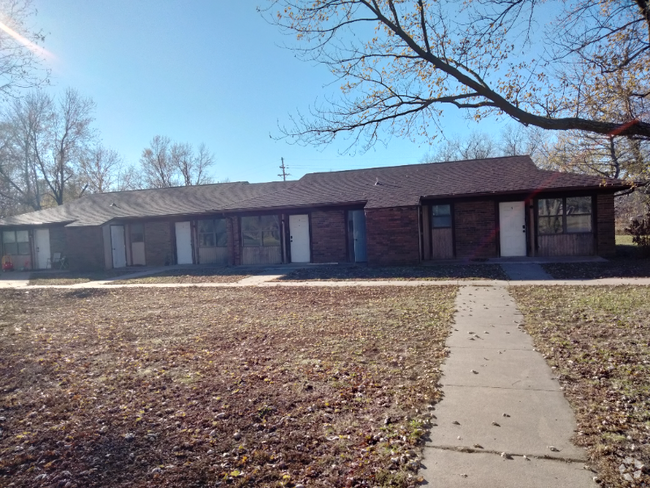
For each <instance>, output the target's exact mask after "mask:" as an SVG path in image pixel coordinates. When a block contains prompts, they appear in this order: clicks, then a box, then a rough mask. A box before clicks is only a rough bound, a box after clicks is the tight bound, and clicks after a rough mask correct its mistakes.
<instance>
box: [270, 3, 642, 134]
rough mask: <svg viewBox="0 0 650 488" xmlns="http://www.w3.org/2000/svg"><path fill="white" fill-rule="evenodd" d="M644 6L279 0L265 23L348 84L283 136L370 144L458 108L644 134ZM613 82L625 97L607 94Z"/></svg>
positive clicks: (421, 127) (549, 124)
mask: <svg viewBox="0 0 650 488" xmlns="http://www.w3.org/2000/svg"><path fill="white" fill-rule="evenodd" d="M649 2H650V0H616V1H615V0H595V1H594V0H575V1H572V2H564V3H557V4H553V7H555V8H554V9H549V8H548V6H547V3H543V5H542V2H537V1H530V0H468V1H467V2H454V1H452V0H446V1H445V0H442V1H440V2H425V1H423V0H412V1H396V0H315V1H314V0H275V1H274V3H273V5H274V6H275V7H277V9H275V8H274V9H273V10H276V11H275V12H273V16H272V17H271V21H272V22H275V23H276V24H278V25H279V26H280V27H281V28H282V29H283V30H284V31H285V32H286V33H288V34H292V35H295V36H296V38H297V42H298V44H297V46H296V47H295V48H294V49H295V50H296V51H297V54H298V56H299V57H301V58H302V59H305V60H308V61H312V62H317V63H322V64H324V65H326V67H327V68H328V70H330V71H331V72H332V73H333V74H334V75H335V76H337V77H338V78H339V80H340V81H341V87H342V90H343V98H342V99H340V100H339V99H332V100H327V101H326V102H325V103H324V104H322V105H319V106H317V107H314V108H313V109H312V112H311V113H310V114H309V115H307V116H304V115H302V114H298V115H297V116H295V117H293V118H292V121H293V123H292V124H290V125H289V126H288V127H284V128H283V132H284V133H285V135H287V136H289V137H294V138H296V139H297V140H299V141H302V142H305V143H311V144H322V143H329V142H331V141H332V140H333V139H334V138H335V137H336V136H337V135H339V134H346V133H347V134H349V135H352V136H353V141H352V143H353V144H354V143H356V142H359V141H360V139H361V140H364V141H365V143H366V145H371V144H373V143H374V142H375V141H376V140H377V139H378V138H379V137H380V132H379V131H380V129H381V128H383V129H384V130H385V131H386V132H387V133H388V134H390V135H400V136H401V135H413V134H418V135H427V134H428V131H429V130H430V128H431V126H432V124H433V126H434V127H435V126H436V125H439V123H438V122H437V121H438V120H439V116H440V115H441V113H442V112H441V110H442V108H443V107H444V106H454V107H457V108H460V109H463V110H465V111H467V112H466V113H467V114H468V115H469V116H471V117H472V118H475V119H477V120H480V119H482V118H483V117H485V116H487V115H494V114H496V115H503V114H504V115H506V116H508V117H511V118H512V119H514V120H516V121H518V122H520V123H522V124H524V125H531V126H537V127H540V128H542V129H553V130H582V131H588V132H593V133H597V134H603V135H617V136H626V137H640V138H646V139H647V138H650V123H649V121H648V120H649V119H648V103H649V102H648V98H649V97H648V95H649V94H650V81H649V80H650V76H649V75H650V73H649V70H650V68H649V67H650V42H649V40H650V3H649ZM540 9H543V10H544V11H543V12H542V11H541V10H540ZM549 11H551V12H555V13H556V15H555V16H551V17H550V18H549V16H548V12H549ZM547 21H548V23H547V24H544V23H545V22H547ZM540 24H541V25H540ZM539 46H548V48H547V49H546V51H541V52H540V49H539ZM616 85H622V86H625V87H626V93H627V94H628V96H627V97H625V98H623V99H621V98H617V97H616V96H613V93H614V92H615V91H617V88H615V86H616ZM613 87H614V88H613Z"/></svg>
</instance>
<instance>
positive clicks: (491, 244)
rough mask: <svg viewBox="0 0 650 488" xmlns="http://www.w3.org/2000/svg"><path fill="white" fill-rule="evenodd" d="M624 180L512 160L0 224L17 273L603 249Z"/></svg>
mask: <svg viewBox="0 0 650 488" xmlns="http://www.w3.org/2000/svg"><path fill="white" fill-rule="evenodd" d="M628 187H629V185H627V184H625V183H624V182H622V181H620V180H614V179H608V178H602V177H597V176H589V175H579V174H570V173H562V172H556V171H545V170H540V169H538V168H537V167H536V166H535V164H534V163H533V162H532V160H531V159H530V157H528V156H513V157H502V158H491V159H481V160H468V161H454V162H445V163H430V164H414V165H406V166H392V167H382V168H370V169H361V170H351V171H337V172H329V173H310V174H307V175H305V176H303V177H302V178H301V179H300V180H297V181H289V182H271V183H258V184H250V183H247V182H237V183H220V184H214V185H201V186H189V187H177V188H162V189H150V190H135V191H124V192H113V193H99V194H92V195H87V196H84V197H83V198H80V199H78V200H74V201H71V202H68V203H66V204H64V205H62V206H59V207H54V208H49V209H46V210H41V211H38V212H31V213H26V214H23V215H18V216H14V217H7V218H5V219H0V230H1V232H2V254H3V256H5V257H8V259H11V260H12V262H13V263H14V266H15V267H19V268H27V269H46V268H48V267H51V266H52V263H53V260H54V258H55V257H57V258H60V257H62V256H63V257H65V262H67V263H68V265H69V267H70V268H72V269H83V270H90V269H109V268H122V267H126V266H140V265H142V266H144V265H147V266H160V265H170V264H223V265H254V264H279V263H331V262H367V263H369V264H371V265H393V264H402V265H404V264H417V263H420V262H423V261H432V260H445V259H483V258H493V257H509V256H522V257H523V256H589V255H599V256H605V257H606V256H611V255H613V254H614V253H615V242H614V194H615V193H616V192H617V191H621V190H624V189H627V188H628ZM57 262H58V261H57Z"/></svg>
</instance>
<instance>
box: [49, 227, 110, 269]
mask: <svg viewBox="0 0 650 488" xmlns="http://www.w3.org/2000/svg"><path fill="white" fill-rule="evenodd" d="M64 232H65V238H66V256H67V258H68V266H69V267H70V269H71V270H81V271H87V270H101V269H105V268H106V265H105V261H104V237H103V234H102V228H101V227H66V228H65V229H64ZM51 239H52V233H50V243H51V245H52V240H51ZM108 245H109V246H110V244H108Z"/></svg>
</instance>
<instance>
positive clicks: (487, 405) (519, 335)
mask: <svg viewBox="0 0 650 488" xmlns="http://www.w3.org/2000/svg"><path fill="white" fill-rule="evenodd" d="M456 307H457V312H456V316H455V322H456V323H455V326H454V331H453V332H452V334H451V336H450V337H449V339H448V341H447V346H448V347H449V349H450V355H449V357H448V358H447V360H446V361H445V363H444V365H443V377H442V385H443V392H444V397H443V399H442V401H441V402H440V403H439V404H438V405H437V406H436V408H435V410H434V415H435V416H436V419H434V420H433V421H434V422H435V424H437V425H435V426H434V427H432V429H431V437H430V442H428V443H427V445H426V447H425V450H424V459H423V461H422V464H423V465H424V469H422V470H421V471H420V475H422V476H423V477H424V479H425V480H427V481H428V482H429V484H430V485H431V486H444V487H451V488H453V487H461V486H462V487H500V488H510V487H512V488H515V487H517V488H519V487H523V486H525V487H539V488H542V487H549V486H558V487H564V486H567V487H568V486H571V487H585V488H586V487H591V488H593V487H595V486H598V485H597V484H596V483H595V482H594V480H593V477H594V476H595V474H594V473H593V472H591V471H589V470H586V469H584V466H585V462H586V455H585V451H584V450H583V449H581V448H578V447H576V446H575V445H573V444H572V443H571V440H570V438H571V436H572V435H573V433H574V430H575V427H576V426H575V418H574V415H573V412H572V410H571V408H570V407H569V404H568V402H567V401H566V399H565V398H564V395H563V393H562V390H561V389H560V386H559V383H558V382H557V380H556V379H555V378H554V377H553V374H552V371H551V369H550V368H549V367H548V365H547V364H546V362H545V361H544V359H543V358H542V356H541V354H539V353H538V352H536V351H535V350H534V349H533V344H532V339H531V337H530V336H529V335H528V334H527V333H525V332H524V331H523V330H522V329H521V328H520V327H519V325H520V324H521V323H522V315H521V313H520V312H519V311H518V310H517V307H516V304H515V302H514V300H513V299H512V297H511V296H510V294H509V293H508V291H507V289H506V288H505V287H501V286H499V287H492V286H490V287H485V286H465V287H462V288H461V289H460V290H459V292H458V297H457V298H456ZM524 456H526V457H525V458H524Z"/></svg>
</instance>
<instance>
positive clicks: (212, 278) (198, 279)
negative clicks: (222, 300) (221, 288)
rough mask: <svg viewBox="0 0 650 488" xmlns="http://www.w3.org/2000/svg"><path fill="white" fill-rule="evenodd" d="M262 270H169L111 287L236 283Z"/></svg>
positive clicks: (128, 280)
mask: <svg viewBox="0 0 650 488" xmlns="http://www.w3.org/2000/svg"><path fill="white" fill-rule="evenodd" d="M261 271H263V270H262V269H246V268H242V267H233V268H231V267H225V266H220V267H215V266H200V267H198V266H197V267H195V268H183V269H170V270H167V271H163V272H162V273H156V274H153V275H151V276H143V277H141V278H132V279H124V280H116V281H113V282H111V284H113V285H124V284H129V285H142V284H152V283H195V284H198V283H237V282H238V281H241V280H243V279H244V278H248V277H249V276H252V275H255V274H259V273H260V272H261Z"/></svg>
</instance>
